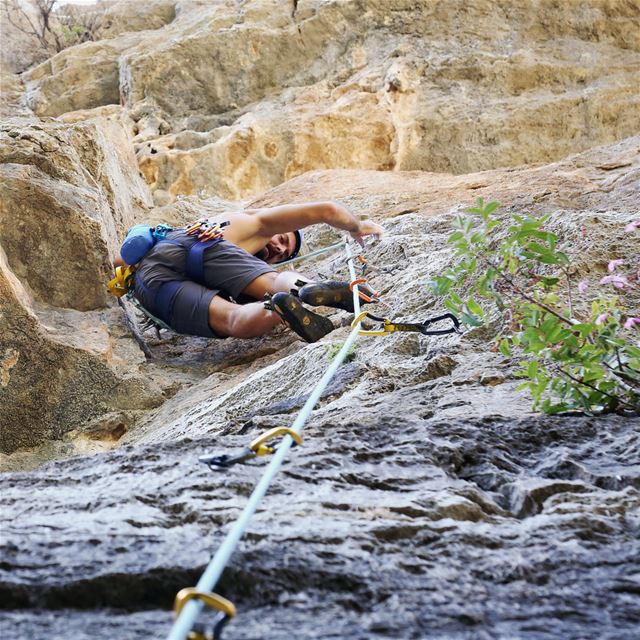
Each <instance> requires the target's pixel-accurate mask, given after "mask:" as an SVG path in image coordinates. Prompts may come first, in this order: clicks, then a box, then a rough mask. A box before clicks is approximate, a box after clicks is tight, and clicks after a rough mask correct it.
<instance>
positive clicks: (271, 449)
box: [198, 427, 302, 471]
mask: <svg viewBox="0 0 640 640" xmlns="http://www.w3.org/2000/svg"><path fill="white" fill-rule="evenodd" d="M287 435H288V436H291V437H292V438H293V442H294V446H295V445H298V444H302V437H301V436H300V435H299V434H298V433H296V432H295V431H292V430H291V429H289V428H288V427H274V428H273V429H269V431H265V433H263V434H262V435H260V436H258V437H257V438H256V439H255V440H253V441H252V442H251V444H250V445H249V446H248V447H247V448H246V449H242V450H241V451H239V452H238V453H236V454H231V455H230V454H227V453H222V454H213V455H206V456H200V457H199V458H198V460H199V461H200V462H202V463H203V464H206V465H208V467H209V469H211V470H212V471H224V470H225V469H228V468H229V467H232V466H233V465H234V464H242V463H245V462H247V461H249V460H253V459H254V458H257V457H258V456H266V455H269V454H271V453H275V452H276V451H277V447H275V446H273V445H271V444H269V442H270V441H271V440H274V439H275V438H280V437H281V436H287Z"/></svg>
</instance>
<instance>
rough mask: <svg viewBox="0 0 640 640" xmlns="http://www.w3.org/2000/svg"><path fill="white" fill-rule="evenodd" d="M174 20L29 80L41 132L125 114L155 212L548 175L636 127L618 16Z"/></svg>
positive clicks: (530, 6)
mask: <svg viewBox="0 0 640 640" xmlns="http://www.w3.org/2000/svg"><path fill="white" fill-rule="evenodd" d="M119 7H120V9H121V10H123V9H122V8H123V7H124V4H122V3H120V4H119ZM162 7H164V9H162ZM164 10H167V11H169V8H168V5H164V4H163V3H154V5H153V6H152V7H150V11H152V12H159V13H157V15H158V16H160V15H161V14H162V11H164ZM175 12H176V17H175V19H174V20H173V21H171V22H170V23H169V24H166V26H163V27H162V28H157V26H158V25H157V24H156V22H154V21H153V20H150V22H149V29H150V30H148V31H144V32H137V33H129V34H127V33H123V34H122V35H119V36H118V37H116V38H112V39H109V40H105V41H102V42H98V43H88V44H85V45H82V46H81V47H73V48H71V49H69V50H66V51H63V52H62V53H60V54H59V55H58V56H55V57H54V58H52V59H51V60H50V61H47V62H46V63H44V64H43V65H41V66H40V67H37V68H36V69H33V70H32V71H30V72H29V73H28V74H26V75H25V79H26V82H27V87H28V89H29V94H28V95H29V101H30V104H31V105H32V107H33V108H34V109H35V110H36V112H37V113H38V114H40V115H53V116H59V115H61V114H63V113H65V112H68V111H71V110H77V109H86V108H93V107H96V106H98V105H105V104H118V103H122V104H124V105H125V106H126V108H127V109H128V111H129V113H130V115H131V117H132V119H133V120H134V122H135V124H134V125H133V132H134V133H135V134H136V145H137V154H138V159H139V162H140V167H141V169H142V171H143V173H144V175H145V177H146V179H147V181H148V183H149V185H150V186H151V188H152V190H153V191H154V192H155V200H156V203H157V204H166V203H167V202H170V201H173V200H174V199H175V198H176V196H177V195H180V194H182V195H188V194H194V193H198V192H201V191H204V192H205V193H207V194H209V195H216V196H219V197H223V198H231V199H237V198H243V197H247V196H250V195H255V194H257V193H260V192H261V191H263V190H264V189H267V188H269V187H271V186H274V185H276V184H279V183H281V182H283V181H284V180H287V179H290V178H292V177H295V176H297V175H300V174H302V173H304V172H305V171H309V170H313V169H331V168H358V169H382V170H386V169H395V170H416V169H419V170H426V171H444V172H451V173H456V174H463V173H469V172H473V171H478V170H482V169H490V168H495V167H503V166H512V165H517V164H523V163H534V162H550V161H552V160H555V159H558V158H561V157H564V156H566V155H568V154H570V153H574V152H576V151H580V150H583V149H586V148H589V147H592V146H594V145H596V144H604V143H608V142H612V141H614V140H617V139H620V138H624V137H626V136H629V135H632V134H634V133H637V131H638V128H639V126H640V120H639V117H638V113H640V96H639V92H638V86H637V81H636V78H637V76H638V73H639V72H640V39H639V36H638V34H639V33H640V7H638V5H637V3H635V2H629V1H628V0H589V1H588V2H585V3H582V4H581V5H580V10H579V11H578V10H576V9H575V7H574V6H573V4H572V3H558V2H555V1H552V0H544V1H542V2H537V3H531V2H529V1H528V0H520V1H518V2H513V1H512V0H509V1H508V2H507V1H504V2H494V1H491V2H490V1H488V0H475V1H474V2H472V3H468V2H462V1H461V0H446V1H442V2H421V3H416V2H413V1H409V0H378V1H376V0H361V1H352V2H339V1H337V0H332V1H330V2H324V1H323V2H321V1H320V0H306V1H304V2H303V1H300V2H295V3H291V4H290V3H285V2H275V1H273V0H254V1H252V2H242V3H237V2H231V1H230V0H228V1H223V0H220V1H218V2H207V3H203V2H196V1H190V2H177V3H176V6H175ZM154 15H155V14H154ZM162 15H164V14H162ZM164 19H165V18H162V20H164ZM133 22H134V21H133ZM134 28H136V27H134ZM273 60H278V63H277V64H273ZM187 70H188V71H187Z"/></svg>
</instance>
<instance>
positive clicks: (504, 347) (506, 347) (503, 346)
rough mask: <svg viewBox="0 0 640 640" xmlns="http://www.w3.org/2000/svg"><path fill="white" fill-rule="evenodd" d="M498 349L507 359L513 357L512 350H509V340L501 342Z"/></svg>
mask: <svg viewBox="0 0 640 640" xmlns="http://www.w3.org/2000/svg"><path fill="white" fill-rule="evenodd" d="M498 348H499V349H500V353H501V354H502V355H503V356H506V357H507V358H508V357H510V356H511V350H510V349H509V341H508V340H506V339H505V340H500V343H499V345H498Z"/></svg>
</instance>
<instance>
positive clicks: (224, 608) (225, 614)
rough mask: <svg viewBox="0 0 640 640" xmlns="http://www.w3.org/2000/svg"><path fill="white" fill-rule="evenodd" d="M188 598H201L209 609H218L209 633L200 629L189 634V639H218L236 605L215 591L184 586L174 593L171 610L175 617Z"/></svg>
mask: <svg viewBox="0 0 640 640" xmlns="http://www.w3.org/2000/svg"><path fill="white" fill-rule="evenodd" d="M189 600H201V601H202V602H203V603H204V604H205V605H207V606H208V607H210V608H211V609H216V610H217V611H219V612H220V613H219V615H218V617H217V618H216V622H215V624H214V626H213V631H212V633H211V634H206V633H202V632H201V631H200V630H198V631H195V632H192V633H191V634H189V636H188V638H189V639H190V640H208V639H209V638H211V640H220V638H221V637H222V629H223V628H224V626H225V625H226V624H227V622H229V620H231V618H235V615H236V607H235V605H234V604H233V602H231V601H230V600H227V599H226V598H223V597H222V596H219V595H218V594H217V593H207V592H204V591H198V590H197V589H195V588H194V587H186V588H184V589H181V590H180V591H178V593H177V594H176V599H175V601H174V604H173V611H174V614H175V616H176V618H177V617H178V616H179V615H180V612H181V611H182V609H183V607H184V605H185V604H187V602H189Z"/></svg>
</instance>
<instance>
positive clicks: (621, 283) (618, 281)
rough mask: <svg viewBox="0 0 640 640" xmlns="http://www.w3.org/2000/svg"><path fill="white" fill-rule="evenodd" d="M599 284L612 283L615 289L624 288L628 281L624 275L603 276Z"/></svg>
mask: <svg viewBox="0 0 640 640" xmlns="http://www.w3.org/2000/svg"><path fill="white" fill-rule="evenodd" d="M600 284H612V285H613V286H614V287H616V288H617V289H624V288H625V287H626V286H627V285H628V284H629V281H628V280H627V279H626V278H625V277H624V276H605V277H604V278H602V280H600Z"/></svg>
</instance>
